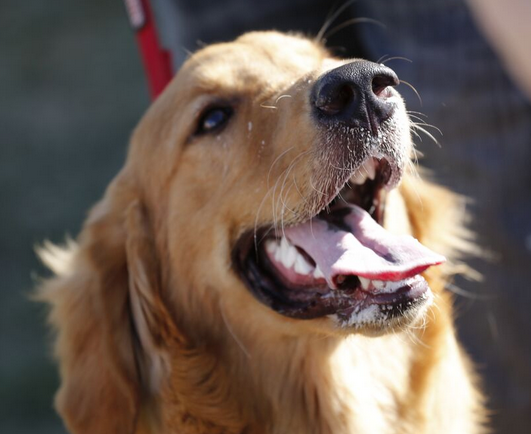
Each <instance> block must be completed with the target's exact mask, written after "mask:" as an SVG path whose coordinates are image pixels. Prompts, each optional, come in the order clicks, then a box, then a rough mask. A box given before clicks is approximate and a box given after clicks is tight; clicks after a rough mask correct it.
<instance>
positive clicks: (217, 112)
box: [196, 107, 233, 134]
mask: <svg viewBox="0 0 531 434" xmlns="http://www.w3.org/2000/svg"><path fill="white" fill-rule="evenodd" d="M232 114H233V110H232V108H230V107H213V108H210V109H208V110H206V111H205V113H203V115H202V116H201V119H200V120H199V124H198V126H197V131H196V134H207V133H212V132H219V131H221V130H222V129H223V127H224V126H225V125H226V124H227V122H228V121H229V119H230V118H231V116H232Z"/></svg>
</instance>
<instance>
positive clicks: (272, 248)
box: [265, 240, 278, 256]
mask: <svg viewBox="0 0 531 434" xmlns="http://www.w3.org/2000/svg"><path fill="white" fill-rule="evenodd" d="M265 248H266V251H267V252H268V253H270V254H271V255H273V254H275V256H276V252H277V250H278V242H277V241H274V240H267V241H266V245H265Z"/></svg>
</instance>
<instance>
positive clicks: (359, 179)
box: [350, 168, 367, 185]
mask: <svg viewBox="0 0 531 434" xmlns="http://www.w3.org/2000/svg"><path fill="white" fill-rule="evenodd" d="M360 169H361V168H360ZM360 169H358V172H357V173H356V174H355V175H354V176H353V177H352V178H351V179H350V182H352V183H353V184H357V185H362V184H363V183H365V180H366V179H367V174H366V173H364V172H363V170H360Z"/></svg>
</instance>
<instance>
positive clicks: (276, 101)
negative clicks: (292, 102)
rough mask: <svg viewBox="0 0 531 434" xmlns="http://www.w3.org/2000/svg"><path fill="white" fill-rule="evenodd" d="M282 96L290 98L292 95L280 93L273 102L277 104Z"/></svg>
mask: <svg viewBox="0 0 531 434" xmlns="http://www.w3.org/2000/svg"><path fill="white" fill-rule="evenodd" d="M283 98H292V95H289V94H285V95H280V96H279V97H278V98H277V99H276V100H275V104H278V102H279V101H280V100H281V99H283Z"/></svg>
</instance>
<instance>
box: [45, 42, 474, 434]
mask: <svg viewBox="0 0 531 434" xmlns="http://www.w3.org/2000/svg"><path fill="white" fill-rule="evenodd" d="M397 84H398V78H397V76H396V75H395V73H394V72H393V71H392V70H391V69H389V68H387V67H386V66H384V65H379V64H375V63H371V62H368V61H364V60H360V59H351V60H340V59H337V58H334V57H333V56H332V55H331V54H330V53H329V52H328V51H327V50H326V49H325V48H324V47H323V46H321V45H320V44H319V43H316V42H315V41H312V40H310V39H307V38H304V37H302V36H298V35H285V34H281V33H277V32H255V33H249V34H245V35H243V36H242V37H240V38H238V39H237V40H236V41H234V42H231V43H223V44H216V45H212V46H209V47H206V48H204V49H202V50H200V51H199V52H197V53H196V54H194V55H193V56H191V58H190V59H189V60H188V61H187V62H186V63H185V64H184V66H183V67H182V69H181V70H180V71H179V72H178V73H177V75H176V77H175V78H174V80H173V81H172V82H171V84H170V85H169V86H168V88H167V89H166V90H165V92H164V93H163V94H162V95H161V96H160V97H159V98H158V100H157V101H156V102H155V103H154V104H153V105H152V107H151V108H150V109H149V110H148V112H147V113H146V115H145V116H144V118H143V119H142V120H141V122H140V124H139V125H138V127H137V129H136V130H135V132H134V134H133V137H132V141H131V147H130V151H129V154H128V158H127V161H126V164H125V167H124V168H123V169H122V170H121V172H120V173H119V174H118V175H117V176H116V178H115V179H114V180H113V182H112V183H111V185H110V186H109V188H108V190H107V192H106V193H105V196H104V197H103V199H102V200H101V201H100V202H99V203H98V204H97V205H96V206H95V207H94V209H93V210H92V211H91V213H90V215H89V217H88V219H87V221H86V223H85V225H84V228H83V230H82V232H81V235H80V236H79V239H78V241H77V242H76V243H75V244H74V243H72V245H71V246H70V247H69V248H67V249H58V248H54V247H50V248H48V249H47V250H46V251H45V252H43V253H42V256H43V258H44V260H45V262H46V263H47V264H48V265H49V266H50V267H51V268H52V269H53V270H54V271H55V273H56V277H54V278H53V279H50V280H48V281H47V282H45V284H44V285H43V286H42V287H41V288H40V296H41V297H42V298H43V299H45V300H46V301H47V302H49V303H50V304H51V305H52V311H51V314H50V321H51V323H52V325H53V326H54V328H55V329H56V330H57V340H56V356H57V358H58V359H59V362H60V367H61V380H62V384H61V388H60V390H59V392H58V394H57V397H56V406H57V409H58V411H59V413H60V414H61V416H62V417H63V419H64V421H65V424H66V426H67V427H68V429H69V430H70V431H71V432H72V433H75V434H85V433H86V434H88V433H90V434H95V433H97V434H107V433H109V434H110V433H120V434H122V433H123V434H126V433H127V434H131V433H168V434H171V433H183V434H192V433H193V434H199V433H209V434H213V433H246V434H258V433H263V434H266V433H267V434H272V433H277V434H292V433H305V434H307V433H316V434H317V433H319V434H324V433H333V434H341V433H356V434H363V433H370V434H375V433H377V434H386V433H404V434H405V433H416V434H418V433H430V434H433V433H444V434H449V433H455V434H474V433H479V432H483V428H482V427H483V420H484V410H483V399H482V396H481V394H480V393H479V392H478V389H477V387H476V385H475V383H476V381H475V375H474V374H473V372H472V369H471V366H470V363H469V361H468V359H467V357H466V355H465V354H464V353H463V351H462V350H461V348H460V346H459V344H458V342H457V340H456V336H455V331H454V328H453V325H452V307H451V299H450V296H449V295H448V294H447V293H446V292H444V287H445V283H446V282H447V279H448V276H449V270H450V268H449V266H448V264H449V263H451V261H452V259H454V258H455V255H456V253H457V251H458V250H459V248H460V246H462V245H464V242H463V241H462V238H461V233H462V225H461V223H460V216H459V207H458V206H457V205H458V203H457V200H456V198H455V196H454V195H452V194H451V193H449V192H447V191H446V190H444V189H442V188H440V187H437V186H434V185H432V184H430V183H427V182H426V181H422V180H421V179H419V177H418V175H416V172H415V170H414V167H413V165H412V163H411V160H410V157H411V156H412V153H413V148H412V142H411V126H412V124H411V122H410V121H409V118H408V116H407V114H406V111H405V108H404V104H403V102H402V99H401V98H400V96H399V94H398V93H397V92H396V90H395V89H394V86H395V85H397ZM417 240H418V241H417ZM442 255H445V257H446V258H447V260H448V262H447V263H446V264H445V265H441V264H442V263H443V262H444V260H445V258H444V257H443V256H442Z"/></svg>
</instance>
